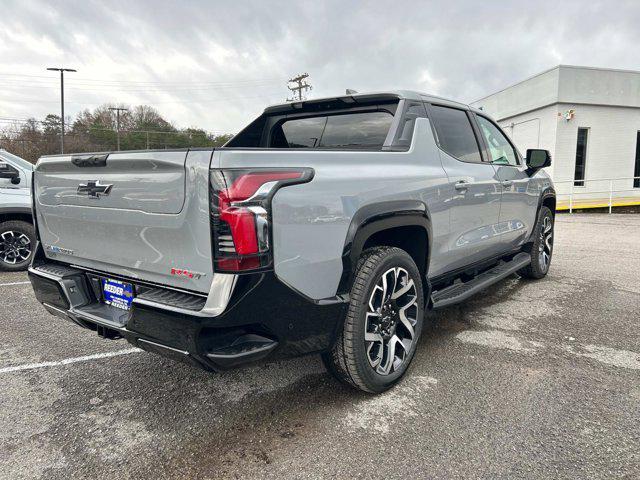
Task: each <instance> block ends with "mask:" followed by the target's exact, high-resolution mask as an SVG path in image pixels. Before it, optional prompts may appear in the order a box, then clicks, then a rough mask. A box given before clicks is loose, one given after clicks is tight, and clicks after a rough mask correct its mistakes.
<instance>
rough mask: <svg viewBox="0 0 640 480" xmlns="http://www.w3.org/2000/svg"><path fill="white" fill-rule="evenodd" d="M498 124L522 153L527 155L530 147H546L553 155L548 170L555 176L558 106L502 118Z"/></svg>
mask: <svg viewBox="0 0 640 480" xmlns="http://www.w3.org/2000/svg"><path fill="white" fill-rule="evenodd" d="M498 124H499V125H500V126H501V127H502V128H503V129H504V131H505V132H506V133H507V135H509V136H510V137H511V139H512V140H513V143H515V144H516V147H518V150H520V153H521V154H522V155H523V156H525V155H526V153H527V149H528V148H544V149H545V150H549V152H550V153H551V157H552V160H553V161H552V163H551V168H548V169H546V170H547V172H548V173H549V174H550V175H551V177H552V178H553V177H554V170H555V165H556V162H555V160H556V157H557V155H556V129H557V127H558V107H557V105H550V106H548V107H545V108H540V109H538V110H534V111H532V112H528V113H523V114H521V115H515V116H513V117H510V118H507V119H504V120H501V121H499V122H498Z"/></svg>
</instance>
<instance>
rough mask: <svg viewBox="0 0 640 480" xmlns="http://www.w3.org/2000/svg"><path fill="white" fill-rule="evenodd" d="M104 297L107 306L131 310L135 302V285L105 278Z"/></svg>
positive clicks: (103, 282)
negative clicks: (132, 303) (132, 302)
mask: <svg viewBox="0 0 640 480" xmlns="http://www.w3.org/2000/svg"><path fill="white" fill-rule="evenodd" d="M102 296H103V299H104V303H106V304H107V305H111V306H112V307H116V308H120V309H122V310H129V309H130V308H131V301H132V300H133V285H131V284H130V283H125V282H121V281H120V280H114V279H112V278H103V279H102Z"/></svg>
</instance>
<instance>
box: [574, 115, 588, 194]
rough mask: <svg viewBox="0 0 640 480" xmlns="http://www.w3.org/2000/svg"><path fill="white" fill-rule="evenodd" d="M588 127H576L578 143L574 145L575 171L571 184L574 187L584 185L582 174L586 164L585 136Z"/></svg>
mask: <svg viewBox="0 0 640 480" xmlns="http://www.w3.org/2000/svg"><path fill="white" fill-rule="evenodd" d="M588 133H589V129H588V128H579V129H578V143H577V145H576V171H575V174H574V176H573V184H574V185H575V186H576V187H584V174H585V167H586V164H587V136H588Z"/></svg>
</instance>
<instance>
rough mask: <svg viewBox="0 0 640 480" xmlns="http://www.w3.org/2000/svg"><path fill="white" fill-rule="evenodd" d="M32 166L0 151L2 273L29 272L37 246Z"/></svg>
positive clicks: (0, 251)
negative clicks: (32, 194)
mask: <svg viewBox="0 0 640 480" xmlns="http://www.w3.org/2000/svg"><path fill="white" fill-rule="evenodd" d="M32 172H33V165H32V164H30V163H29V162H27V161H26V160H25V159H23V158H20V157H17V156H15V155H12V154H11V153H9V152H7V151H6V150H3V149H0V270H5V271H17V270H26V269H27V267H28V266H29V263H30V262H31V256H32V254H33V251H34V247H35V244H36V239H35V233H34V230H33V222H32V218H31V175H32Z"/></svg>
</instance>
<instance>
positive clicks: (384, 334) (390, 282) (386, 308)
mask: <svg viewBox="0 0 640 480" xmlns="http://www.w3.org/2000/svg"><path fill="white" fill-rule="evenodd" d="M423 316H424V293H423V291H422V279H421V276H420V271H419V270H418V267H416V264H415V262H414V261H413V259H412V258H411V256H410V255H409V254H408V253H407V252H405V251H404V250H401V249H399V248H395V247H376V248H372V249H370V250H367V251H366V252H365V253H364V254H363V256H362V257H361V258H360V261H359V262H358V267H357V271H356V276H355V279H354V282H353V287H352V288H351V296H350V302H349V308H348V312H347V315H346V318H345V321H344V326H343V328H342V331H341V332H340V334H339V335H338V338H337V340H336V342H335V344H334V346H333V348H332V350H331V351H330V352H328V353H326V354H324V355H323V357H322V358H323V361H324V364H325V366H326V367H327V369H328V370H329V371H330V372H331V373H332V374H333V375H334V376H335V377H336V378H338V380H340V381H341V382H343V383H345V384H347V385H349V386H352V387H354V388H357V389H359V390H363V391H366V392H370V393H379V392H383V391H385V390H387V389H389V388H391V387H392V386H393V385H394V384H395V383H397V382H398V381H399V380H400V378H402V376H403V375H404V373H405V372H406V370H407V368H408V367H409V364H410V363H411V360H412V359H413V356H414V354H415V351H416V346H417V343H418V339H419V338H420V333H421V332H422V324H423Z"/></svg>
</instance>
